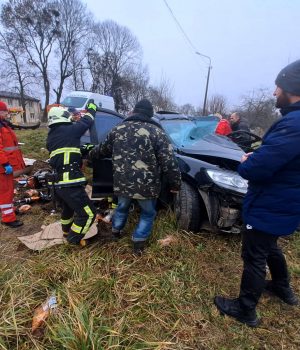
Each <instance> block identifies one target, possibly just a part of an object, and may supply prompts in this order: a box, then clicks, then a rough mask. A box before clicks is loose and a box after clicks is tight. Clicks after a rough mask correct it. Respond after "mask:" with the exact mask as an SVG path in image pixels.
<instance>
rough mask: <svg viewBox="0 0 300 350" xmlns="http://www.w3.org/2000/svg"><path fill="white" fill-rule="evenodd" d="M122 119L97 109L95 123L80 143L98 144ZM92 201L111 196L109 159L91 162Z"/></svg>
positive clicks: (110, 112)
mask: <svg viewBox="0 0 300 350" xmlns="http://www.w3.org/2000/svg"><path fill="white" fill-rule="evenodd" d="M123 119H124V117H123V116H122V115H121V114H118V113H116V112H114V111H111V110H107V109H99V110H98V109H97V113H96V116H95V123H94V125H93V127H92V128H91V130H89V131H88V132H87V133H86V134H85V135H84V136H83V137H82V140H81V142H82V143H92V144H95V145H97V144H99V143H101V142H103V141H104V140H105V138H106V136H107V135H108V133H109V132H110V131H111V130H112V129H113V128H114V127H115V126H116V125H118V124H120V123H121V122H122V121H123ZM92 167H93V180H92V199H97V198H103V197H107V196H111V195H112V194H113V175H112V162H111V159H108V158H105V159H98V160H96V161H93V164H92Z"/></svg>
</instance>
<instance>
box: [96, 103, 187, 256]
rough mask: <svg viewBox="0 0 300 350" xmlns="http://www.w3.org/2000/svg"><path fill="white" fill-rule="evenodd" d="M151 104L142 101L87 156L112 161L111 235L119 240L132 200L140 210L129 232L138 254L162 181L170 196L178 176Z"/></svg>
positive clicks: (147, 229) (170, 146)
mask: <svg viewBox="0 0 300 350" xmlns="http://www.w3.org/2000/svg"><path fill="white" fill-rule="evenodd" d="M152 117H153V106H152V104H151V103H150V102H149V101H148V100H146V99H143V100H141V101H139V102H138V103H137V104H136V105H135V108H134V110H133V114H132V115H131V116H130V117H128V118H127V119H125V120H124V121H123V123H122V124H120V125H118V126H116V127H115V128H114V129H112V131H111V132H110V133H109V134H108V136H107V138H106V140H105V141H104V142H103V143H102V144H100V145H99V146H98V147H96V148H95V149H94V150H92V151H91V153H90V158H91V159H95V158H100V157H112V163H113V177H114V193H115V195H116V196H118V207H117V208H116V211H115V213H114V216H113V221H112V232H113V235H114V236H115V237H116V238H120V236H121V231H122V229H123V227H124V226H125V224H126V221H127V217H128V211H129V207H130V204H131V201H132V200H133V199H136V200H137V202H138V204H139V206H140V207H141V215H140V220H139V223H138V224H137V227H136V229H135V231H134V232H133V236H132V240H133V248H134V252H135V253H136V254H141V252H142V251H143V249H144V246H145V241H146V240H147V239H148V237H149V236H150V233H151V229H152V226H153V222H154V219H155V216H156V210H155V207H156V201H157V198H158V197H159V194H160V190H161V180H162V177H164V179H165V181H166V182H167V184H168V186H169V188H170V191H171V192H175V193H176V192H178V190H179V188H180V182H181V176H180V171H179V168H178V164H177V160H176V158H175V155H174V152H173V148H172V145H171V144H170V141H169V139H168V137H167V135H166V134H165V132H164V131H163V130H162V128H161V126H160V125H159V124H158V123H156V122H155V121H154V120H153V119H151V118H152Z"/></svg>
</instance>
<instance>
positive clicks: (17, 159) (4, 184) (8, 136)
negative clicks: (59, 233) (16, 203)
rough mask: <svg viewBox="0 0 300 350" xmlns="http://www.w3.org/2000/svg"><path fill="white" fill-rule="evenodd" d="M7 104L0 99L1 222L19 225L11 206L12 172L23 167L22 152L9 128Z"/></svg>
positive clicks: (12, 190) (10, 225) (13, 225)
mask: <svg viewBox="0 0 300 350" xmlns="http://www.w3.org/2000/svg"><path fill="white" fill-rule="evenodd" d="M7 116H8V108H7V105H6V104H5V103H4V102H2V101H0V210H1V214H2V221H1V223H2V224H5V225H7V226H9V227H13V228H15V227H19V226H21V225H23V223H22V222H21V221H19V220H17V218H16V214H15V212H14V207H13V197H14V177H13V172H14V171H16V170H21V169H24V168H25V164H24V160H23V157H22V153H21V151H20V149H19V147H18V140H17V137H16V134H15V133H14V132H13V130H12V129H11V128H10V126H9V123H8V122H7V120H6V118H7Z"/></svg>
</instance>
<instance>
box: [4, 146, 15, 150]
mask: <svg viewBox="0 0 300 350" xmlns="http://www.w3.org/2000/svg"><path fill="white" fill-rule="evenodd" d="M2 149H3V151H16V150H17V149H19V146H11V147H4V148H2Z"/></svg>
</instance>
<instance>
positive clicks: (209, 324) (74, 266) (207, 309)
mask: <svg viewBox="0 0 300 350" xmlns="http://www.w3.org/2000/svg"><path fill="white" fill-rule="evenodd" d="M134 221H135V220H134V219H133V220H132V222H131V223H129V225H128V227H127V231H128V232H130V231H131V229H132V227H133V224H134ZM168 234H172V235H174V236H175V237H176V239H177V240H176V242H175V243H173V244H172V245H171V246H167V247H163V248H162V247H160V246H159V244H158V243H157V239H158V238H161V237H165V236H166V235H168ZM282 244H283V245H284V246H285V251H287V252H288V254H287V258H288V261H289V263H290V267H291V273H292V281H293V284H294V286H295V289H296V291H297V292H298V293H299V292H300V290H299V285H298V284H297V281H298V282H299V274H298V273H297V271H299V269H300V266H299V262H298V260H297V259H295V256H294V253H296V254H297V252H298V251H299V245H300V237H299V235H295V236H294V237H293V238H292V239H291V240H288V241H282ZM199 247H201V248H199ZM239 250H240V239H239V237H238V236H222V235H218V236H216V235H213V234H199V235H194V234H190V233H185V232H180V231H178V230H177V229H176V226H175V224H174V220H173V218H172V214H170V213H167V212H161V213H160V215H159V218H158V220H157V222H156V224H155V228H154V232H153V237H152V240H151V245H150V247H149V248H148V250H147V253H146V254H145V255H144V256H142V257H141V258H135V257H134V256H132V254H131V242H130V237H129V236H127V237H125V238H123V239H122V240H121V242H118V243H106V244H103V245H101V244H100V243H99V244H95V245H94V246H92V247H89V248H88V249H79V248H77V247H69V246H59V247H55V248H52V249H48V250H46V251H44V252H42V253H39V254H37V253H30V254H29V256H27V258H26V259H25V260H24V259H21V260H20V261H18V259H16V260H14V261H13V262H2V263H0V289H1V292H0V299H1V306H0V314H1V315H2V316H1V317H0V349H9V350H13V349H22V350H27V349H28V350H29V349H30V350H31V349H39V350H40V349H43V350H44V349H45V350H46V349H47V350H54V349H55V350H57V349H67V350H89V349H97V350H101V349H105V350H107V349H124V350H125V349H130V350H131V349H132V350H134V349H224V350H225V349H228V350H229V349H284V348H286V349H298V348H299V346H300V334H299V326H300V317H299V316H300V313H299V309H298V308H292V307H288V306H286V305H284V304H282V303H281V302H280V301H278V300H276V299H275V298H270V297H268V296H263V297H262V300H261V303H260V305H259V308H258V309H259V313H260V316H261V317H262V318H263V323H262V326H261V327H260V328H258V329H255V330H253V329H250V328H247V327H246V326H243V325H241V324H239V323H237V322H235V321H234V320H232V319H229V318H224V317H221V316H220V315H219V314H218V312H217V311H216V309H215V307H214V306H213V303H212V299H213V297H214V295H215V294H216V293H221V294H223V295H232V296H234V295H236V294H237V292H238V285H239V279H240V273H241V268H242V265H241V260H240V257H239V254H240V252H239ZM52 292H55V293H56V295H57V296H58V300H59V307H58V312H57V313H56V314H53V315H52V316H51V317H50V318H49V320H48V323H47V326H46V328H45V333H44V334H42V335H41V336H40V337H33V336H32V335H31V333H30V325H31V319H32V313H33V310H34V309H35V308H36V307H37V306H39V305H40V304H41V303H42V302H44V301H45V299H46V298H47V296H49V295H50V294H51V293H52Z"/></svg>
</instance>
